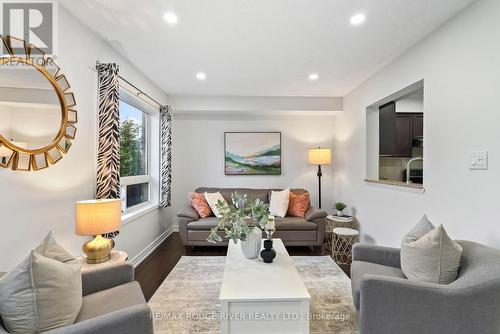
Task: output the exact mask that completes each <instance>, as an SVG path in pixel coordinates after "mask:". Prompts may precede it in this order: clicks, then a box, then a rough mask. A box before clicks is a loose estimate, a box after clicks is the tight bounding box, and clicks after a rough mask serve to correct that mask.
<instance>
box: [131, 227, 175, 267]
mask: <svg viewBox="0 0 500 334" xmlns="http://www.w3.org/2000/svg"><path fill="white" fill-rule="evenodd" d="M178 231H179V229H178V228H177V231H176V228H175V227H174V226H170V227H169V228H167V229H166V230H165V231H164V232H163V233H162V234H160V235H159V236H158V238H156V239H155V240H154V241H153V242H152V243H150V244H149V245H148V246H147V247H146V248H144V249H143V250H142V251H141V252H140V253H139V254H137V255H136V256H135V257H134V258H133V259H132V260H130V263H132V265H133V266H134V268H136V267H137V266H138V265H139V264H141V262H142V261H144V260H145V259H146V258H147V257H148V256H149V254H151V253H153V251H154V250H155V249H156V248H157V247H158V246H160V245H161V243H162V242H163V241H165V239H167V238H168V237H169V236H170V235H171V234H172V233H173V232H178Z"/></svg>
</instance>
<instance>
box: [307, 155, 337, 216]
mask: <svg viewBox="0 0 500 334" xmlns="http://www.w3.org/2000/svg"><path fill="white" fill-rule="evenodd" d="M307 160H308V162H309V163H310V164H311V165H318V173H317V174H316V175H318V207H319V208H320V209H321V176H323V172H322V171H321V165H330V164H331V163H332V150H331V149H329V148H321V147H318V148H312V149H310V150H309V151H308V154H307Z"/></svg>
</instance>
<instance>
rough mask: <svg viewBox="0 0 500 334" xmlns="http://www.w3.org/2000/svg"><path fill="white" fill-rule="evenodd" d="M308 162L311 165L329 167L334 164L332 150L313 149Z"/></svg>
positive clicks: (310, 151)
mask: <svg viewBox="0 0 500 334" xmlns="http://www.w3.org/2000/svg"><path fill="white" fill-rule="evenodd" d="M308 160H309V163H310V164H311V165H329V164H331V163H332V150H330V149H329V148H321V147H318V148H312V149H310V150H309V154H308Z"/></svg>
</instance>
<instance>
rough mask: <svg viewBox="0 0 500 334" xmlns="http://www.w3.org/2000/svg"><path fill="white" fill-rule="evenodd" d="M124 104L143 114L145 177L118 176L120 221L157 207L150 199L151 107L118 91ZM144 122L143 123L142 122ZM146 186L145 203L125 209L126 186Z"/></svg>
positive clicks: (120, 100)
mask: <svg viewBox="0 0 500 334" xmlns="http://www.w3.org/2000/svg"><path fill="white" fill-rule="evenodd" d="M122 101H123V102H125V103H127V104H129V105H131V106H133V107H134V108H136V109H138V110H139V111H141V112H142V113H143V116H145V117H143V120H144V119H145V126H144V131H145V136H144V138H145V139H146V142H145V145H146V148H145V151H146V153H145V160H146V161H145V165H146V166H145V170H146V174H145V175H133V176H123V177H122V176H121V175H120V200H121V203H122V215H123V216H122V221H123V220H124V219H129V218H130V215H132V214H134V213H140V212H141V211H143V210H144V209H146V210H147V209H148V208H149V207H151V206H154V207H157V206H158V204H157V203H155V200H154V199H153V197H152V193H153V189H152V188H153V187H152V177H151V158H152V156H151V134H152V131H151V114H152V111H151V109H152V107H150V106H149V105H148V104H147V103H146V102H144V101H142V100H141V99H140V98H139V97H136V96H134V95H133V94H131V93H130V92H128V91H126V90H124V89H120V96H119V103H121V102H122ZM143 122H144V121H143ZM142 183H147V184H148V193H147V201H145V202H142V203H139V204H136V205H133V206H131V207H128V208H127V186H130V185H135V184H142Z"/></svg>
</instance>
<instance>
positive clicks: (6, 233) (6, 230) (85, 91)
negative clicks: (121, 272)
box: [0, 7, 170, 271]
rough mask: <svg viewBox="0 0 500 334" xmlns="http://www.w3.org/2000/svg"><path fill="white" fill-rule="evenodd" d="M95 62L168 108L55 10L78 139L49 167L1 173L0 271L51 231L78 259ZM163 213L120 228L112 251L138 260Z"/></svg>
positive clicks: (89, 184)
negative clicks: (113, 66) (78, 214)
mask: <svg viewBox="0 0 500 334" xmlns="http://www.w3.org/2000/svg"><path fill="white" fill-rule="evenodd" d="M96 60H100V61H102V62H117V63H118V64H119V65H120V74H121V75H123V76H124V77H125V78H126V79H127V80H129V81H130V82H132V83H134V84H135V85H136V86H138V87H140V88H141V89H143V90H144V91H145V92H147V93H148V94H150V95H151V96H153V97H155V98H156V99H157V100H159V101H160V102H161V103H167V96H166V95H165V94H164V93H163V92H162V91H161V90H160V89H159V88H158V87H156V86H155V85H153V84H152V83H151V82H150V81H148V80H147V79H146V78H145V77H144V76H143V75H142V74H141V73H140V71H139V70H138V69H137V68H136V67H134V66H132V65H131V64H130V63H128V62H127V61H125V60H124V59H123V58H122V57H121V56H120V55H118V54H117V53H116V52H115V51H114V50H112V49H111V48H110V47H109V45H108V44H106V43H105V42H103V41H102V40H100V39H98V38H97V37H96V35H94V34H93V33H91V32H90V31H89V30H87V29H86V28H84V27H83V26H82V25H81V24H80V23H78V21H77V20H76V19H75V18H74V17H73V16H71V15H70V14H69V13H68V12H67V11H66V10H65V9H64V8H62V7H60V8H59V55H58V59H57V62H58V64H59V65H60V67H61V68H62V70H63V72H64V73H65V74H66V77H67V78H68V80H69V82H70V84H71V86H72V89H73V91H74V93H75V96H76V99H77V103H78V124H77V127H78V130H77V136H76V140H75V141H74V142H73V146H72V147H71V149H70V151H69V153H68V154H67V155H66V156H65V157H64V158H63V159H62V160H61V161H60V162H58V163H57V164H56V165H55V166H53V167H50V168H48V169H46V170H42V171H39V172H30V173H24V172H12V171H10V170H7V169H0V203H1V204H0V208H1V210H0V212H1V216H0V231H1V236H2V242H1V243H0V254H1V256H0V271H7V270H10V269H12V268H13V266H15V265H16V264H17V263H18V262H19V261H21V259H22V258H24V257H25V256H27V255H28V254H29V251H30V250H31V249H32V248H34V247H35V246H36V245H37V243H38V241H40V240H41V239H42V238H43V237H44V236H45V234H46V233H47V232H48V231H49V230H52V231H53V232H54V233H55V235H56V238H57V239H58V241H59V242H60V243H61V244H62V245H63V246H64V247H66V248H67V249H68V250H70V251H71V252H73V253H74V254H75V255H76V254H81V250H80V247H81V245H82V244H83V242H84V241H85V240H86V239H85V238H83V237H77V236H75V234H74V207H75V202H76V201H80V200H85V199H91V198H94V194H95V164H96V158H95V155H96V113H97V102H96V95H97V76H96V73H95V72H94V71H93V70H92V69H93V68H95V62H96ZM138 67H140V64H138ZM166 213H169V211H167V212H166ZM166 213H165V212H162V211H160V210H155V211H153V212H151V213H149V214H147V215H145V216H142V217H141V218H139V219H138V220H136V221H133V222H130V223H128V224H127V225H125V226H123V228H122V230H121V234H120V236H119V237H118V238H117V240H116V241H117V246H116V248H117V249H122V250H125V251H127V252H129V255H130V258H133V257H134V256H136V255H137V254H138V253H139V252H140V251H142V250H143V249H144V248H145V247H147V246H148V245H149V244H150V243H151V242H152V241H153V240H155V239H156V238H157V237H158V236H159V235H160V234H161V233H162V232H163V231H164V230H165V229H166V227H167V226H168V225H169V222H168V221H167V219H168V218H169V217H170V215H169V214H166Z"/></svg>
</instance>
